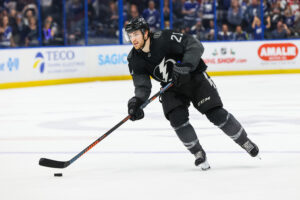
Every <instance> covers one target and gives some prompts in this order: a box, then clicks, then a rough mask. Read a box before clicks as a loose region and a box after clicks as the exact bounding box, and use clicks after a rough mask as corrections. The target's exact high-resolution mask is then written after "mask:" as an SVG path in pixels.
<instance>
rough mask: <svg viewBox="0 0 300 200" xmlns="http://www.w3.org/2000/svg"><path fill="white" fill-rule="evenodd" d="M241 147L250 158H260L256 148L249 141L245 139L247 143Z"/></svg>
mask: <svg viewBox="0 0 300 200" xmlns="http://www.w3.org/2000/svg"><path fill="white" fill-rule="evenodd" d="M241 147H242V148H243V149H245V150H246V151H247V153H248V154H249V155H250V156H252V157H257V158H259V159H260V156H259V154H258V153H259V149H258V146H257V145H256V144H255V143H254V142H252V141H251V140H250V139H247V141H246V142H245V143H244V144H242V145H241Z"/></svg>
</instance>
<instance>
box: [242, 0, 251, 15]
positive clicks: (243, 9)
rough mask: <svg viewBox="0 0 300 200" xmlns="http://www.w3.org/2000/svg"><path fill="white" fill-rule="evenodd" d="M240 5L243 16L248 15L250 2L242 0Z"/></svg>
mask: <svg viewBox="0 0 300 200" xmlns="http://www.w3.org/2000/svg"><path fill="white" fill-rule="evenodd" d="M240 5H241V9H242V15H243V16H244V14H245V13H246V10H247V8H248V5H249V0H242V2H241V3H240Z"/></svg>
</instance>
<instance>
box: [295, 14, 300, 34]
mask: <svg viewBox="0 0 300 200" xmlns="http://www.w3.org/2000/svg"><path fill="white" fill-rule="evenodd" d="M294 31H295V33H294V37H295V38H300V15H298V16H297V17H296V20H295V25H294Z"/></svg>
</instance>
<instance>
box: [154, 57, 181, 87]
mask: <svg viewBox="0 0 300 200" xmlns="http://www.w3.org/2000/svg"><path fill="white" fill-rule="evenodd" d="M175 63H176V61H175V60H174V59H171V58H170V59H168V60H165V58H164V59H163V60H162V61H161V63H160V64H159V65H157V66H156V67H155V68H154V71H153V75H154V77H155V78H156V79H158V80H160V81H162V82H165V83H167V82H170V81H171V80H172V77H171V74H170V72H171V69H172V67H173V65H174V64H175Z"/></svg>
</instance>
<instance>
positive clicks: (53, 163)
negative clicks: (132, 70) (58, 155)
mask: <svg viewBox="0 0 300 200" xmlns="http://www.w3.org/2000/svg"><path fill="white" fill-rule="evenodd" d="M172 85H173V83H168V84H167V85H166V86H165V87H163V88H162V89H161V90H160V91H159V92H157V93H156V94H155V95H153V96H152V97H151V98H150V99H148V100H147V101H146V102H145V103H143V104H142V105H141V107H140V108H141V109H143V108H145V107H146V106H147V105H148V104H149V103H151V102H152V101H154V100H155V99H156V98H157V97H158V96H159V95H160V94H162V93H164V92H165V91H166V90H167V89H169V88H170V87H171V86H172ZM130 117H131V116H130V115H128V116H127V117H125V118H124V119H123V120H122V121H120V122H119V123H118V124H116V125H115V126H114V127H112V128H111V129H110V130H109V131H107V132H106V133H104V134H103V135H102V136H101V137H99V138H98V139H97V140H95V141H94V142H93V143H92V144H90V145H89V146H88V147H86V148H85V149H84V150H82V151H81V152H80V153H78V154H77V155H76V156H74V157H73V158H72V159H71V160H69V161H57V160H51V159H48V158H41V159H40V161H39V165H41V166H44V167H52V168H66V167H68V166H69V165H70V164H72V163H73V162H75V161H76V160H77V159H78V158H80V157H81V156H82V155H83V154H85V153H86V152H88V151H89V150H90V149H92V148H93V147H94V146H96V144H98V143H99V142H100V141H101V140H103V139H104V138H106V137H107V136H108V135H109V134H111V133H112V132H113V131H114V130H116V129H117V128H119V127H120V126H121V125H122V124H124V123H125V122H126V121H127V120H128V119H130Z"/></svg>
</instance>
